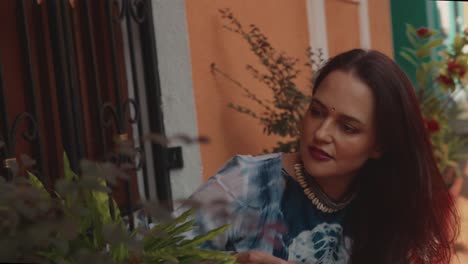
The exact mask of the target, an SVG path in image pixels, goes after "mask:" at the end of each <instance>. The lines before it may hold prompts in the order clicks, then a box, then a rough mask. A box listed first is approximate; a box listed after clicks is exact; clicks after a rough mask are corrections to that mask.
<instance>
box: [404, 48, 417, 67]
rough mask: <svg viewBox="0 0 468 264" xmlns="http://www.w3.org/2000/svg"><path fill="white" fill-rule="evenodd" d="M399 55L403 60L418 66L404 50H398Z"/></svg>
mask: <svg viewBox="0 0 468 264" xmlns="http://www.w3.org/2000/svg"><path fill="white" fill-rule="evenodd" d="M400 56H402V57H403V58H404V59H405V60H407V61H408V62H409V63H411V64H413V65H414V66H416V67H417V66H418V63H417V62H416V61H415V60H414V59H413V58H411V56H410V55H409V54H408V53H406V52H405V51H400Z"/></svg>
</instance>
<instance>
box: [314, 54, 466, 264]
mask: <svg viewBox="0 0 468 264" xmlns="http://www.w3.org/2000/svg"><path fill="white" fill-rule="evenodd" d="M336 70H339V71H343V72H347V73H350V74H352V75H353V76H354V77H356V78H358V79H359V80H361V81H362V82H364V83H365V84H367V86H369V87H370V89H371V90H372V92H373V95H374V101H375V108H374V109H375V118H376V120H375V121H376V132H377V141H378V144H379V146H380V147H381V148H382V150H383V155H382V157H381V158H380V159H378V160H369V161H368V162H367V163H366V164H365V165H364V167H363V168H362V171H361V173H360V175H359V176H358V178H357V179H356V180H357V181H358V184H359V194H358V196H357V197H356V199H355V201H354V202H353V204H352V206H351V208H350V212H349V215H348V217H347V221H346V223H345V228H346V229H347V230H348V232H349V233H350V235H351V236H352V239H353V247H352V252H351V262H352V263H389V264H390V263H391V264H394V263H449V262H450V258H451V253H452V251H451V246H452V243H453V240H454V238H455V237H456V235H457V234H458V217H457V213H456V210H455V206H454V201H453V199H452V197H451V196H450V194H449V192H448V190H447V188H446V186H445V184H444V181H443V179H442V177H441V175H440V172H439V170H438V168H437V165H436V160H435V158H434V155H433V151H432V147H431V143H430V140H429V136H428V134H427V131H426V129H425V126H424V122H423V117H422V114H421V110H420V108H419V103H418V99H417V97H416V95H415V92H414V89H413V87H412V85H411V82H410V81H409V79H408V77H407V76H406V75H405V73H404V72H403V71H402V70H401V69H400V68H399V67H398V65H397V64H396V63H395V62H394V61H393V60H392V59H390V58H389V57H387V56H386V55H384V54H382V53H380V52H378V51H373V50H370V51H365V50H362V49H354V50H351V51H348V52H345V53H342V54H340V55H338V56H336V57H334V58H332V59H330V60H329V61H328V62H327V63H326V64H325V65H324V66H323V67H322V68H321V70H320V71H319V72H318V74H317V76H316V78H315V82H314V93H315V91H316V89H317V87H319V85H320V83H321V82H322V81H323V80H324V78H325V77H326V76H327V75H328V74H329V73H331V72H333V71H336Z"/></svg>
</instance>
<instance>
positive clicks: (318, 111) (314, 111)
mask: <svg viewBox="0 0 468 264" xmlns="http://www.w3.org/2000/svg"><path fill="white" fill-rule="evenodd" d="M309 111H310V113H311V114H312V116H315V117H322V116H323V115H324V113H323V111H322V110H321V109H320V108H318V107H314V106H312V107H310V109H309Z"/></svg>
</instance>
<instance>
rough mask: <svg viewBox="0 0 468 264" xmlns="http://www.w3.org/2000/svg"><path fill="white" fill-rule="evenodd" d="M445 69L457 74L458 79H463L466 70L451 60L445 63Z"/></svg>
mask: <svg viewBox="0 0 468 264" xmlns="http://www.w3.org/2000/svg"><path fill="white" fill-rule="evenodd" d="M447 69H448V71H449V72H451V73H456V74H458V76H459V77H463V75H465V72H466V70H465V69H464V68H463V67H462V66H461V65H460V64H458V63H456V62H455V61H453V60H451V61H449V62H447Z"/></svg>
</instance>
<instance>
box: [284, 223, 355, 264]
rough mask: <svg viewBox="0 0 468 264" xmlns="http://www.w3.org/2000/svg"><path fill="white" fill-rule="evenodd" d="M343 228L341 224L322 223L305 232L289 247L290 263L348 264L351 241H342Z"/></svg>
mask: <svg viewBox="0 0 468 264" xmlns="http://www.w3.org/2000/svg"><path fill="white" fill-rule="evenodd" d="M342 235H343V228H342V227H341V225H339V224H328V223H322V224H320V225H317V226H316V227H315V228H314V229H313V230H311V231H303V232H301V233H300V234H299V235H298V236H297V237H296V238H294V239H293V241H292V242H291V244H290V245H289V248H288V252H289V257H288V261H292V262H294V263H307V264H329V263H336V264H346V263H348V260H349V252H350V248H351V240H350V239H349V238H347V237H345V239H344V243H343V240H341V238H342Z"/></svg>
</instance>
